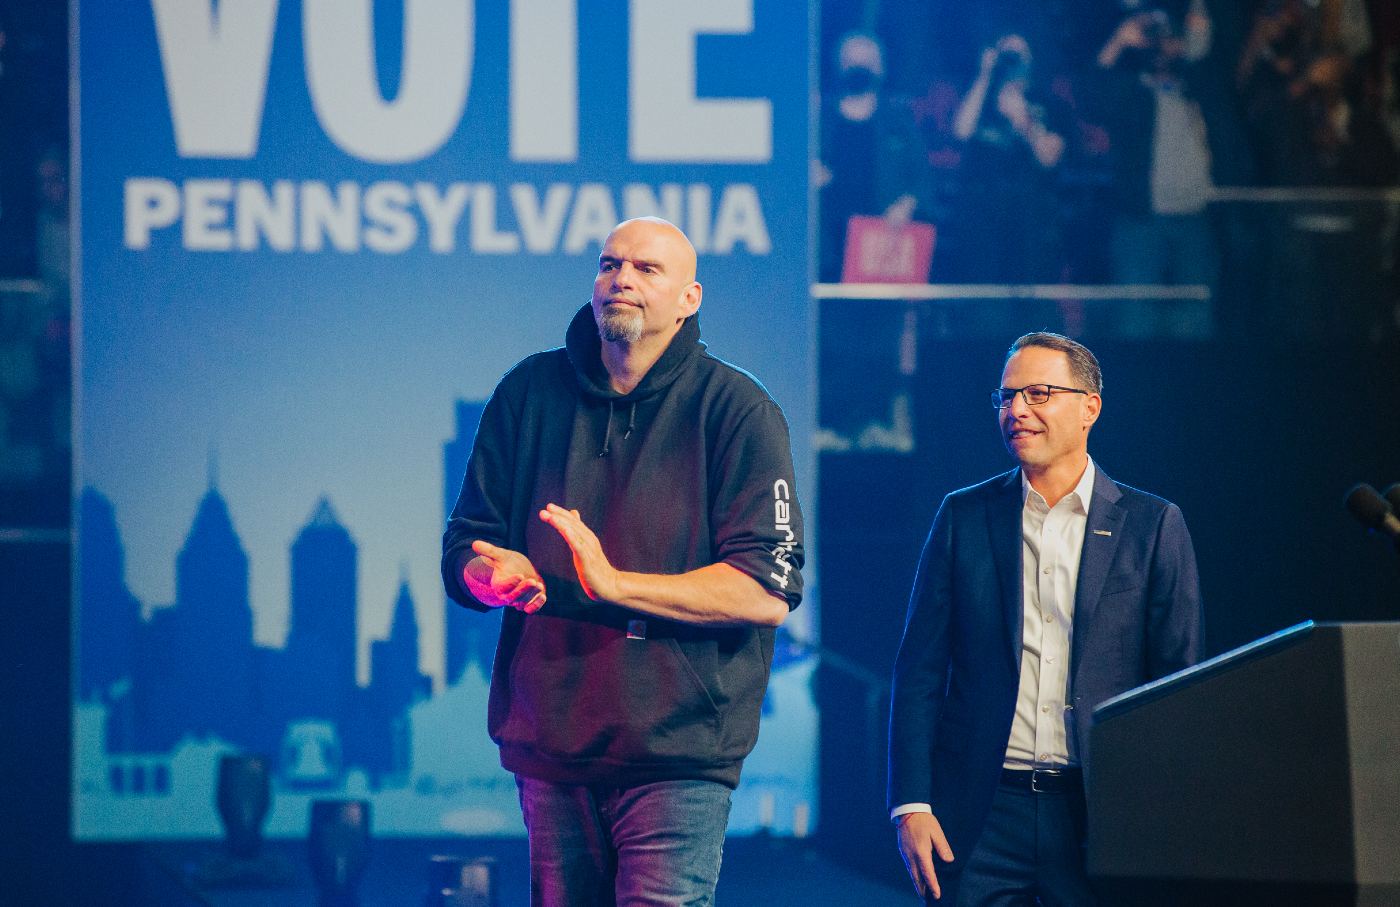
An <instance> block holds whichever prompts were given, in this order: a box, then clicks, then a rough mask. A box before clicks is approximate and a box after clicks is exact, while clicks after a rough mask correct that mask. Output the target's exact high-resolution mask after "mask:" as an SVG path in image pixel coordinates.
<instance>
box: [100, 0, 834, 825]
mask: <svg viewBox="0 0 1400 907" xmlns="http://www.w3.org/2000/svg"><path fill="white" fill-rule="evenodd" d="M74 9H75V21H76V23H77V28H78V31H77V38H76V45H75V46H76V49H77V53H76V54H75V55H74V58H75V64H74V65H75V73H76V76H75V79H76V88H77V99H78V100H77V114H76V122H77V127H78V135H77V159H78V160H77V163H78V167H77V170H76V173H77V174H78V186H79V204H80V224H81V227H80V234H79V239H80V252H79V278H80V279H79V288H80V289H79V293H78V318H79V324H78V331H77V336H78V351H79V352H78V381H77V393H76V398H77V399H76V410H77V414H78V415H77V418H78V432H77V435H76V437H77V445H76V446H77V455H76V470H75V475H76V479H75V494H76V495H77V498H78V503H77V512H78V543H77V545H76V546H75V554H74V560H75V563H74V566H75V577H76V579H75V590H74V591H75V595H74V601H75V609H76V612H77V613H76V620H75V626H76V630H75V633H76V639H75V652H76V653H77V655H76V659H75V668H74V703H73V722H74V766H73V801H74V809H73V816H74V819H73V822H74V834H75V837H77V838H78V839H80V840H115V839H155V838H195V837H212V836H216V835H218V834H219V833H220V825H219V820H218V817H217V814H216V811H215V807H214V784H215V774H216V766H217V762H218V758H219V757H220V756H221V755H223V754H225V753H233V752H258V753H267V754H269V755H271V756H273V758H274V760H275V764H276V775H275V778H274V782H273V786H274V796H273V808H272V812H271V814H270V816H269V818H268V820H267V824H266V832H267V833H268V834H269V835H271V836H274V837H292V836H299V835H302V834H304V833H305V828H306V816H307V808H308V803H309V801H310V800H312V799H314V798H321V797H341V796H350V797H364V798H368V799H370V800H371V801H372V803H373V808H374V823H375V831H376V833H377V834H385V835H404V836H410V835H411V836H420V835H421V836H440V835H443V834H465V835H515V834H521V833H522V832H523V827H522V825H521V822H520V818H519V810H518V807H517V804H516V796H515V789H514V783H513V781H512V780H511V778H510V777H509V776H508V775H507V774H506V773H505V772H504V771H503V770H502V769H501V768H500V765H499V762H498V759H497V755H496V751H495V747H494V745H493V744H492V743H491V741H490V740H489V739H488V738H487V736H486V731H485V710H486V689H487V688H486V681H485V679H484V675H485V671H486V670H487V669H489V664H490V658H491V652H492V651H493V645H494V633H495V632H496V631H495V624H493V623H492V619H491V618H489V617H482V616H480V615H477V614H475V613H473V612H468V611H465V610H463V609H460V608H458V607H456V606H455V605H450V604H448V603H446V602H445V598H444V595H443V593H442V590H441V588H440V580H439V578H438V570H437V559H438V552H439V547H440V536H441V532H442V526H443V521H444V511H445V508H446V507H447V506H449V502H450V501H451V500H454V499H455V497H456V492H457V486H458V484H459V483H460V481H461V476H462V471H463V468H464V466H465V460H466V454H467V451H468V450H469V448H470V444H471V439H472V435H473V431H474V428H475V422H476V418H477V416H478V415H479V413H480V407H481V405H482V401H484V399H485V398H486V397H487V395H488V394H489V393H490V391H491V389H492V387H494V385H495V383H496V381H497V380H498V378H499V377H500V376H501V375H502V374H503V373H504V372H505V371H506V370H507V369H508V368H509V367H510V366H511V365H513V364H514V363H515V362H517V361H518V360H520V359H521V358H523V357H524V356H526V355H528V354H529V353H532V352H534V351H537V350H540V349H546V348H549V347H554V346H558V345H560V344H561V343H562V341H563V334H564V328H565V325H566V324H567V322H568V320H569V318H570V316H571V315H572V313H573V312H574V311H575V310H576V309H577V308H578V306H579V305H580V304H582V303H583V302H584V300H585V299H586V298H587V294H588V293H589V291H590V287H591V282H592V275H593V273H594V268H595V265H596V255H597V249H598V246H599V244H600V242H601V240H602V238H603V237H604V235H605V234H606V233H607V231H608V229H609V228H610V227H611V226H612V224H613V223H615V222H616V221H618V220H620V219H622V218H624V217H628V216H635V215H640V214H660V215H662V216H665V217H668V218H669V219H672V220H674V221H675V222H677V223H678V224H680V225H681V226H682V227H683V228H684V229H686V230H687V232H688V233H689V234H690V236H691V238H692V239H693V240H694V241H695V244H696V246H697V247H698V248H699V251H700V253H701V255H700V277H701V280H702V281H703V283H704V284H705V304H704V308H703V310H702V313H701V325H702V331H703V335H704V338H705V339H706V341H707V342H708V343H709V344H710V347H711V349H712V350H713V351H714V352H715V353H716V354H717V355H719V356H721V357H723V358H725V359H728V360H729V361H731V362H734V363H736V364H738V365H740V366H742V367H744V368H746V369H748V370H749V371H751V372H753V373H754V374H756V375H757V376H758V377H759V378H760V379H761V380H762V381H763V382H764V384H765V385H766V386H767V387H768V389H769V391H770V392H771V393H772V394H773V396H774V397H775V398H776V399H777V400H778V401H779V402H780V403H781V404H782V406H783V408H784V410H785V412H786V414H787V417H788V420H789V423H790V425H791V428H792V434H793V441H794V448H795V455H796V457H797V460H798V477H799V486H800V488H799V490H800V492H801V493H802V494H803V496H804V498H805V499H806V500H807V501H808V504H809V510H810V503H811V498H812V496H813V494H814V492H815V483H814V481H813V479H814V475H813V463H812V455H811V452H810V447H809V438H810V436H811V434H812V427H813V422H814V418H815V416H814V412H815V401H814V399H813V395H812V390H811V387H812V382H811V369H812V366H811V362H810V350H811V348H812V336H811V328H810V325H809V308H810V307H809V296H808V292H807V274H808V272H807V242H808V239H807V221H808V216H807V208H808V199H807V167H808V163H807V162H808V126H809V112H808V101H809V96H808V73H809V54H810V38H809V31H808V9H807V3H806V0H713V2H703V3H694V2H681V0H675V2H666V0H631V2H625V0H589V2H588V3H580V2H577V0H482V2H476V3H474V2H472V0H405V2H371V0H300V2H297V0H280V2H279V0H220V2H218V3H214V2H212V0H149V2H138V3H135V4H132V3H129V2H119V0H75V7H74ZM814 617H815V614H814V609H813V608H811V607H807V606H804V607H803V608H800V609H798V611H797V612H796V613H795V614H794V615H793V618H792V619H791V620H790V621H789V623H788V624H787V625H786V626H785V631H786V633H787V634H790V635H785V636H783V637H780V644H779V648H778V654H777V656H776V658H775V664H774V674H773V681H772V684H771V687H770V693H769V697H768V701H767V702H766V703H765V711H764V725H763V730H762V733H761V736H760V741H759V744H758V748H757V750H756V751H755V752H754V754H753V755H752V756H751V757H750V758H749V760H748V762H747V763H746V766H745V772H744V783H743V785H742V786H741V788H740V790H739V792H738V794H737V795H736V798H735V802H734V811H733V817H732V820H731V830H732V831H735V832H740V833H742V832H746V831H753V830H755V829H756V828H759V827H760V826H763V827H770V828H772V829H773V830H774V831H775V832H777V833H779V834H783V833H791V832H792V831H794V830H795V829H794V826H795V824H796V830H797V831H798V832H799V833H800V831H801V828H802V826H804V825H807V826H810V825H811V823H814V822H815V815H814V812H815V803H814V801H815V796H814V795H815V786H816V782H815V739H816V713H815V709H814V705H813V701H812V696H811V689H810V679H811V673H812V669H813V659H812V656H810V655H809V654H807V650H806V649H804V648H803V647H801V646H798V645H795V644H793V643H792V637H796V638H800V639H805V638H808V637H810V635H811V630H812V628H814V627H815V626H816V622H815V620H814Z"/></svg>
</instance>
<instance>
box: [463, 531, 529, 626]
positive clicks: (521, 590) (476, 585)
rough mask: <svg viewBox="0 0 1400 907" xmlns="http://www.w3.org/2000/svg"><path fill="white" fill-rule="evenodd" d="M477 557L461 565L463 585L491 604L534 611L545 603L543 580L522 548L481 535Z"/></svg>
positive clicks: (481, 600)
mask: <svg viewBox="0 0 1400 907" xmlns="http://www.w3.org/2000/svg"><path fill="white" fill-rule="evenodd" d="M472 551H475V552H476V557H474V558H472V559H471V560H470V561H468V562H467V564H466V566H465V567H463V568H462V585H464V586H466V588H467V591H468V592H470V593H471V594H472V596H473V597H474V598H476V600H477V601H479V602H481V603H482V604H483V605H486V606H487V607H490V608H506V607H510V608H515V609H517V610H520V611H523V612H525V613H526V614H534V613H535V612H536V611H538V610H539V609H540V608H541V607H542V606H543V605H544V599H545V594H544V580H543V579H541V578H540V574H539V572H538V571H536V570H535V565H534V564H531V563H530V559H529V558H527V557H526V556H525V555H523V554H521V553H520V552H519V551H511V550H510V549H509V548H501V547H499V546H497V545H493V544H491V543H490V542H487V541H482V540H481V539H478V540H477V541H475V542H472Z"/></svg>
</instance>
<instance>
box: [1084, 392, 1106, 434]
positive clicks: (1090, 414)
mask: <svg viewBox="0 0 1400 907" xmlns="http://www.w3.org/2000/svg"><path fill="white" fill-rule="evenodd" d="M1102 410H1103V397H1100V396H1099V395H1098V394H1089V395H1088V396H1087V397H1085V398H1084V430H1085V431H1088V430H1089V429H1091V428H1093V427H1094V423H1095V422H1097V421H1099V413H1100V412H1102Z"/></svg>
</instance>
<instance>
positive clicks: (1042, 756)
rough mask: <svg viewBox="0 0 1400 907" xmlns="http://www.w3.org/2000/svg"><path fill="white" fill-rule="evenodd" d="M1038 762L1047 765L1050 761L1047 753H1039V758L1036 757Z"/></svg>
mask: <svg viewBox="0 0 1400 907" xmlns="http://www.w3.org/2000/svg"><path fill="white" fill-rule="evenodd" d="M1038 761H1040V762H1047V763H1048V762H1049V761H1050V754H1049V753H1041V754H1040V756H1039V757H1038Z"/></svg>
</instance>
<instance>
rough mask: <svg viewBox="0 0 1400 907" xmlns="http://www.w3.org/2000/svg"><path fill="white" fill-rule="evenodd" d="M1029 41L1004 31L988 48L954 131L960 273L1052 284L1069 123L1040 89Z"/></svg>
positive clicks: (978, 279)
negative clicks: (958, 154) (958, 157)
mask: <svg viewBox="0 0 1400 907" xmlns="http://www.w3.org/2000/svg"><path fill="white" fill-rule="evenodd" d="M1031 61H1032V55H1031V48H1030V44H1029V43H1028V42H1027V41H1026V39H1025V38H1023V37H1022V36H1021V35H1019V34H1006V35H1003V36H1002V37H1001V38H999V39H998V40H997V41H996V42H995V43H994V44H993V45H992V46H990V47H987V48H984V49H983V51H982V55H981V58H980V61H979V63H978V68H977V75H976V77H975V78H974V79H973V82H972V85H971V87H970V88H969V89H968V91H967V94H966V95H964V96H963V100H962V103H961V105H960V106H959V107H958V112H957V116H956V117H955V119H954V121H953V132H954V134H955V135H956V137H957V138H958V140H959V141H961V142H963V143H964V147H963V152H962V171H961V183H962V193H961V196H962V205H961V208H962V215H961V217H959V218H958V219H957V222H958V224H959V226H960V227H961V228H962V230H964V231H965V235H964V236H963V237H962V242H960V243H958V246H959V249H960V251H961V253H962V255H961V256H960V257H961V258H962V260H963V263H964V265H965V270H966V273H965V274H960V275H958V276H959V277H960V278H962V279H966V280H969V281H974V282H1006V283H1050V282H1053V281H1055V280H1056V279H1058V277H1059V261H1060V255H1059V230H1058V229H1057V222H1058V214H1059V212H1058V204H1057V188H1058V187H1057V170H1058V168H1059V165H1060V161H1061V159H1062V158H1063V157H1064V152H1065V140H1064V137H1063V133H1064V130H1063V128H1062V127H1060V126H1059V125H1058V124H1057V122H1056V120H1057V119H1058V117H1056V116H1054V115H1053V113H1052V110H1051V108H1050V107H1049V105H1048V104H1047V103H1046V102H1045V101H1044V100H1043V99H1041V97H1040V96H1039V95H1038V93H1037V92H1036V90H1035V85H1034V83H1033V81H1032V78H1031V75H1032V70H1031Z"/></svg>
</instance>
